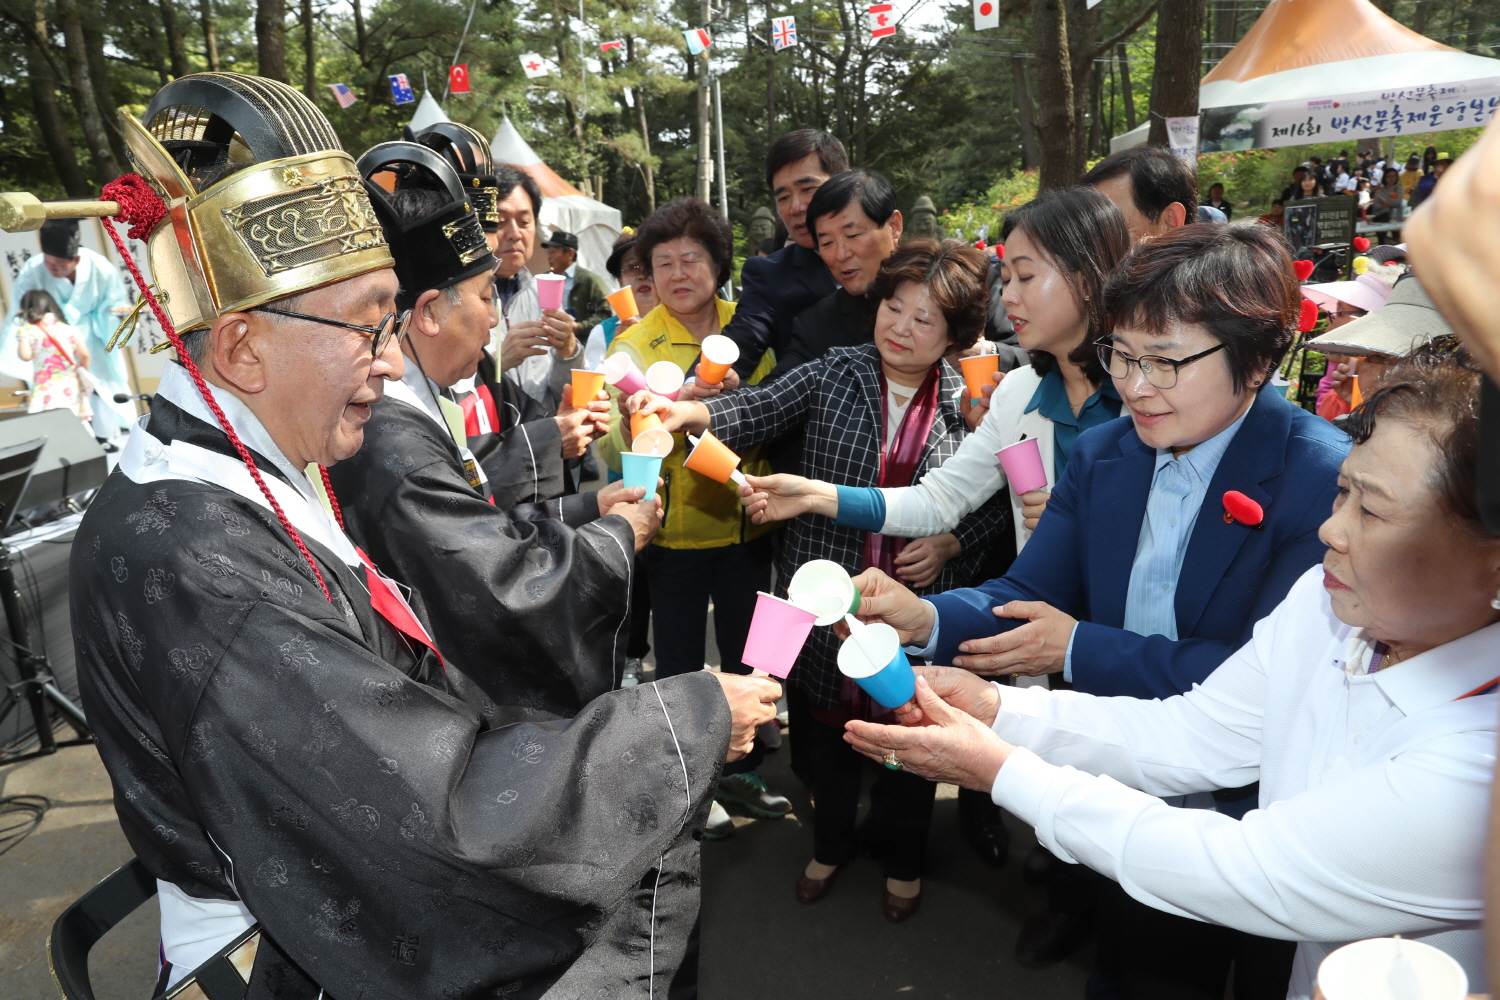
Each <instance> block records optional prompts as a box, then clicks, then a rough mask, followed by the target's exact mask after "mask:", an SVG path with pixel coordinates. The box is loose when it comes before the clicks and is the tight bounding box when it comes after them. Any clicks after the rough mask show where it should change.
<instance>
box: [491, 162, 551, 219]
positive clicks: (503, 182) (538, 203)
mask: <svg viewBox="0 0 1500 1000" xmlns="http://www.w3.org/2000/svg"><path fill="white" fill-rule="evenodd" d="M495 187H496V188H498V189H499V193H498V194H496V195H495V201H496V202H497V203H499V202H502V201H504V200H505V199H507V198H509V197H510V193H511V192H512V191H514V190H515V189H516V188H520V189H521V190H522V191H525V192H526V197H528V198H530V199H531V214H532V215H537V216H539V215H541V214H542V189H541V188H540V187H538V186H537V183H536V178H534V177H532V176H531V175H530V174H528V173H527V172H526V171H524V170H522V169H521V168H520V167H517V166H513V165H512V164H509V163H502V164H500V165H499V166H497V167H496V168H495Z"/></svg>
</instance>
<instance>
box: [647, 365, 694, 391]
mask: <svg viewBox="0 0 1500 1000" xmlns="http://www.w3.org/2000/svg"><path fill="white" fill-rule="evenodd" d="M686 381H687V378H686V377H685V376H684V375H683V374H682V369H681V368H678V367H677V362H675V361H658V362H657V363H656V364H654V365H652V366H651V367H650V368H647V369H646V385H648V386H650V387H651V391H652V392H654V393H656V394H657V395H658V396H665V397H667V398H668V399H676V398H677V390H679V389H681V388H682V385H683V383H684V382H686Z"/></svg>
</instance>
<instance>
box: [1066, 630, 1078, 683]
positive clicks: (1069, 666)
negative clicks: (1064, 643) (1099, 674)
mask: <svg viewBox="0 0 1500 1000" xmlns="http://www.w3.org/2000/svg"><path fill="white" fill-rule="evenodd" d="M1077 637H1078V623H1077V622H1074V623H1073V631H1071V632H1069V633H1068V651H1067V652H1066V653H1064V654H1063V680H1065V681H1067V682H1068V683H1069V684H1072V683H1073V640H1074V639H1075V638H1077Z"/></svg>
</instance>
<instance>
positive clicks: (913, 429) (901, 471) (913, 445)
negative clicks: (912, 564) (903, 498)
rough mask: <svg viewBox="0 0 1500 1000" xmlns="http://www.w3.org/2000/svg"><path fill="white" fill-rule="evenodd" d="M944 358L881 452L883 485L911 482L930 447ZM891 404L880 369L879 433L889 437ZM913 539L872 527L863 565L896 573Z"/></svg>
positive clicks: (926, 379) (913, 398) (929, 376)
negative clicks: (896, 535) (902, 554)
mask: <svg viewBox="0 0 1500 1000" xmlns="http://www.w3.org/2000/svg"><path fill="white" fill-rule="evenodd" d="M941 364H942V363H941V362H939V363H938V364H936V365H933V366H932V369H931V370H930V371H929V372H928V373H927V377H926V378H925V379H923V380H922V385H921V386H920V387H919V388H918V389H917V393H916V395H915V396H913V397H912V398H911V402H909V403H907V404H906V413H905V415H904V416H902V418H901V426H900V427H898V428H897V429H896V439H895V440H894V441H892V442H891V446H890V448H889V450H886V449H882V450H881V454H880V481H879V482H878V483H877V484H876V485H878V486H880V487H881V488H882V489H897V488H899V487H902V486H910V485H911V484H912V479H913V478H914V477H915V476H916V474H917V465H918V464H919V463H920V462H921V461H922V453H923V452H925V451H926V450H927V438H928V436H929V435H931V434H932V425H933V422H934V421H935V420H937V412H938V382H939V378H938V369H939V367H940V366H941ZM889 405H890V392H889V389H888V387H887V385H886V381H885V372H883V371H882V372H880V428H879V430H878V431H877V433H878V434H879V435H880V437H881V439H882V440H884V438H885V429H886V426H887V425H888V423H889V421H890V414H889V413H888V412H887V410H886V407H888V406H889ZM908 540H909V539H905V538H892V537H890V536H888V535H882V534H880V533H879V532H877V531H871V532H869V533H867V534H866V535H865V552H864V558H863V560H862V562H861V564H860V568H861V569H869V568H870V567H872V566H873V567H875V568H876V569H880V570H883V571H884V572H885V573H886V575H888V576H895V575H896V557H897V556H898V555H900V554H901V550H902V549H904V548H906V543H907V541H908Z"/></svg>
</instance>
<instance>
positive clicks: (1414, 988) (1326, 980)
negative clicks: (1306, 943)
mask: <svg viewBox="0 0 1500 1000" xmlns="http://www.w3.org/2000/svg"><path fill="white" fill-rule="evenodd" d="M1318 989H1319V990H1321V991H1322V993H1323V996H1324V998H1325V1000H1464V998H1465V997H1467V996H1468V995H1469V977H1468V976H1467V975H1465V974H1464V969H1463V966H1461V965H1459V964H1458V963H1457V962H1456V961H1454V960H1453V957H1452V956H1451V955H1449V954H1448V953H1447V952H1445V951H1441V950H1439V949H1437V948H1434V947H1433V946H1432V945H1430V944H1423V943H1422V942H1420V941H1408V940H1406V939H1404V938H1394V937H1389V938H1370V939H1369V940H1368V941H1355V942H1354V943H1353V944H1346V945H1344V946H1343V947H1342V948H1340V949H1338V950H1337V951H1335V952H1333V953H1332V954H1330V955H1329V956H1328V957H1327V958H1325V959H1323V964H1321V965H1319V966H1318Z"/></svg>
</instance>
